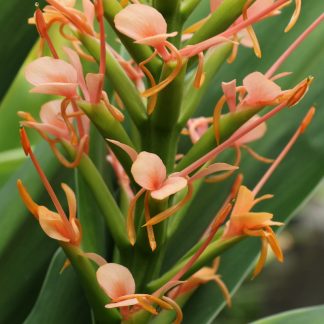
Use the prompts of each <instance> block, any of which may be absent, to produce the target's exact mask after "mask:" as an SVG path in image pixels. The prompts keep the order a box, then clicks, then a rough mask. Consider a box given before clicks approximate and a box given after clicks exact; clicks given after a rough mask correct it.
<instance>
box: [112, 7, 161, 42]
mask: <svg viewBox="0 0 324 324" xmlns="http://www.w3.org/2000/svg"><path fill="white" fill-rule="evenodd" d="M114 21H115V27H116V28H117V30H118V31H120V32H121V33H123V34H124V35H126V36H128V37H130V38H132V39H134V40H136V41H137V40H141V39H144V38H146V37H151V36H156V35H159V34H166V32H167V24H166V21H165V20H164V18H163V16H162V15H161V14H160V13H159V12H158V11H157V10H156V9H154V8H152V7H151V6H147V5H143V4H131V5H129V6H127V7H126V8H125V9H123V10H122V11H120V12H119V13H118V14H117V15H116V16H115V20H114Z"/></svg>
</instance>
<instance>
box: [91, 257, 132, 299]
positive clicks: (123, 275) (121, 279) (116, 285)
mask: <svg viewBox="0 0 324 324" xmlns="http://www.w3.org/2000/svg"><path fill="white" fill-rule="evenodd" d="M97 280H98V283H99V285H100V287H101V288H102V289H103V290H104V291H105V293H106V294H107V295H108V296H109V297H110V298H111V299H117V298H119V297H122V296H125V295H131V294H134V293H135V281H134V278H133V276H132V274H131V273H130V271H129V270H128V269H127V268H126V267H124V266H122V265H120V264H117V263H107V264H105V265H103V266H101V267H100V268H99V269H98V270H97Z"/></svg>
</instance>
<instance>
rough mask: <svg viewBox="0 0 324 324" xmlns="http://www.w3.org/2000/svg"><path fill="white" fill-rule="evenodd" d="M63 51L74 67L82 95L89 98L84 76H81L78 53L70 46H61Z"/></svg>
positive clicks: (81, 68) (86, 98)
mask: <svg viewBox="0 0 324 324" xmlns="http://www.w3.org/2000/svg"><path fill="white" fill-rule="evenodd" d="M63 50H64V52H65V53H66V55H67V56H68V58H69V61H70V63H71V64H72V65H73V67H74V68H75V70H76V72H77V76H78V83H79V85H80V88H81V90H82V92H83V95H84V97H85V100H86V101H89V100H90V97H89V92H88V89H87V87H86V83H85V80H84V76H83V67H82V64H81V61H80V57H79V55H78V53H77V52H76V51H74V50H72V49H71V48H68V47H63Z"/></svg>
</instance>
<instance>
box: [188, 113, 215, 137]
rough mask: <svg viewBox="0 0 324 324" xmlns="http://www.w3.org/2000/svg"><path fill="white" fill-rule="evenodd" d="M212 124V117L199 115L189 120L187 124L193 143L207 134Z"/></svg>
mask: <svg viewBox="0 0 324 324" xmlns="http://www.w3.org/2000/svg"><path fill="white" fill-rule="evenodd" d="M209 124H210V118H206V117H198V118H191V119H189V120H188V123H187V126H188V131H189V136H190V139H191V141H192V143H196V142H197V141H198V140H199V139H200V137H201V136H203V135H204V134H205V132H206V131H207V129H208V127H209Z"/></svg>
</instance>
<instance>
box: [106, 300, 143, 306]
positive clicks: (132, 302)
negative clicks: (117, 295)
mask: <svg viewBox="0 0 324 324" xmlns="http://www.w3.org/2000/svg"><path fill="white" fill-rule="evenodd" d="M137 304H138V300H137V299H136V298H132V299H127V300H123V301H120V302H117V303H110V304H107V305H105V307H106V308H116V307H125V306H133V305H137Z"/></svg>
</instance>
